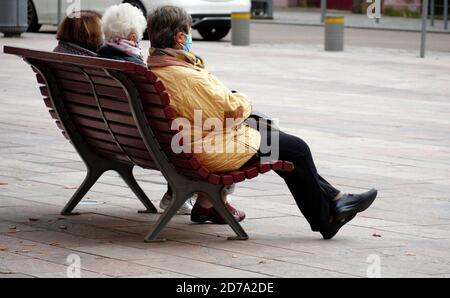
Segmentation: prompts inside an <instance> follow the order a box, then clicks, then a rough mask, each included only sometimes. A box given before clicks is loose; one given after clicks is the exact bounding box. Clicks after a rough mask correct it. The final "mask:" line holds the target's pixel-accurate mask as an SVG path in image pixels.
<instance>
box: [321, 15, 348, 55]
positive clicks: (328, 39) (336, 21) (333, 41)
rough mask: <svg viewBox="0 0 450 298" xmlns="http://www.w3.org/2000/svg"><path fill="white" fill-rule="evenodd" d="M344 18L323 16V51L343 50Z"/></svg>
mask: <svg viewBox="0 0 450 298" xmlns="http://www.w3.org/2000/svg"><path fill="white" fill-rule="evenodd" d="M344 25H345V18H344V17H341V16H328V17H326V18H325V51H343V50H344Z"/></svg>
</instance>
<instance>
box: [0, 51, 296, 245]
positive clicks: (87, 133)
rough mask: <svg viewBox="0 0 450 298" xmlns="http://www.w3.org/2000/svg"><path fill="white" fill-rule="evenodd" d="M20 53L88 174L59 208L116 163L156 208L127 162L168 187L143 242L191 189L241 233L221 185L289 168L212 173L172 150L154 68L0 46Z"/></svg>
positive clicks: (261, 166) (68, 209) (165, 102)
mask: <svg viewBox="0 0 450 298" xmlns="http://www.w3.org/2000/svg"><path fill="white" fill-rule="evenodd" d="M4 52H5V53H7V54H14V55H17V56H20V57H23V58H24V60H25V61H26V62H27V63H29V64H30V65H31V67H32V69H33V70H34V72H35V73H36V78H37V81H38V83H39V88H40V91H41V94H42V95H43V97H44V102H45V105H46V106H47V107H48V109H49V112H50V115H51V116H52V117H53V118H54V119H55V120H56V124H57V125H58V127H59V128H60V129H61V130H62V133H63V135H64V136H65V137H66V138H67V139H68V140H69V141H70V142H71V143H72V145H73V146H74V147H75V149H76V150H77V152H78V153H79V155H80V157H81V158H82V160H83V161H84V163H85V164H86V167H87V175H86V178H85V179H84V181H83V183H82V184H81V186H80V187H79V188H78V189H77V190H76V192H75V194H74V195H73V196H72V198H71V199H70V201H69V202H68V203H67V205H66V206H65V207H64V208H63V210H62V214H64V215H70V214H73V213H72V210H73V209H74V208H75V207H76V205H77V204H78V203H79V202H80V200H81V199H82V198H83V196H84V195H85V194H86V193H87V191H88V190H89V189H90V188H91V187H92V186H93V185H94V184H95V182H96V181H97V179H98V178H99V177H100V176H101V175H102V174H103V173H104V172H106V171H108V170H115V171H117V172H118V173H119V175H120V176H121V177H122V178H123V179H124V180H125V182H126V183H127V185H128V186H129V187H130V188H131V190H132V191H133V192H134V193H135V194H136V196H137V197H138V198H139V200H140V201H141V202H142V203H143V204H144V206H145V208H146V210H145V212H149V213H156V212H157V210H156V208H155V206H154V205H153V204H152V203H151V201H150V200H149V198H148V197H147V196H146V195H145V193H144V191H143V190H142V189H141V187H140V186H139V185H138V183H137V182H136V180H135V178H134V177H133V167H134V166H140V167H142V168H145V169H153V170H158V171H160V172H161V173H162V174H163V176H164V177H165V179H166V180H167V182H168V184H169V185H170V187H171V188H172V190H173V200H172V203H171V205H170V206H169V207H168V208H167V209H166V210H165V212H164V213H163V214H162V215H161V216H160V217H159V218H158V221H157V222H156V224H155V226H154V227H153V229H152V230H151V231H150V233H149V234H148V235H147V236H146V238H145V240H146V241H153V240H156V239H157V236H158V235H159V233H160V232H161V230H162V229H163V228H164V227H165V226H166V225H167V223H168V222H169V221H170V219H171V218H172V217H173V216H174V215H175V214H176V211H177V210H178V209H179V208H180V207H181V206H182V205H183V203H184V202H185V201H186V200H187V198H188V197H190V196H191V194H192V193H203V194H205V195H207V196H208V197H209V198H210V200H211V202H212V204H213V205H214V207H215V208H216V210H217V211H218V212H219V214H220V215H221V216H222V217H223V218H224V219H225V220H226V222H227V223H228V224H229V225H230V226H231V228H232V229H233V230H234V232H235V233H236V234H237V237H230V238H229V239H239V240H245V239H248V236H247V234H246V233H245V231H244V229H243V228H242V227H241V225H240V224H239V223H238V222H237V221H236V220H235V219H234V217H233V216H232V215H231V213H230V212H228V210H227V209H226V207H225V204H224V203H223V201H222V196H221V192H222V189H223V187H224V186H226V185H231V184H233V183H239V182H242V181H244V180H245V179H252V178H255V177H256V176H258V174H260V173H266V172H268V171H270V170H276V171H291V170H292V169H293V164H292V163H290V162H284V161H273V162H270V163H256V164H253V165H250V166H248V165H247V166H245V167H243V168H241V169H240V170H239V171H234V172H231V173H221V174H216V173H212V172H211V171H209V170H208V169H207V168H205V167H204V166H202V165H201V164H200V163H199V161H198V160H197V159H196V158H195V157H194V156H193V155H192V154H189V153H180V154H176V153H174V152H173V151H172V148H171V140H172V137H173V136H174V135H175V134H176V133H177V132H178V131H174V130H172V129H171V123H172V120H173V116H174V111H173V110H172V108H171V107H170V105H169V103H170V96H169V94H168V93H167V92H166V89H165V88H164V85H163V83H162V81H161V80H159V79H158V78H157V77H156V75H155V74H154V73H153V72H151V71H150V70H148V69H147V68H146V67H143V66H139V65H136V64H133V63H130V62H122V61H115V60H108V59H99V58H91V57H83V56H76V55H65V54H58V53H50V52H42V51H35V50H29V49H22V48H15V47H8V46H5V47H4Z"/></svg>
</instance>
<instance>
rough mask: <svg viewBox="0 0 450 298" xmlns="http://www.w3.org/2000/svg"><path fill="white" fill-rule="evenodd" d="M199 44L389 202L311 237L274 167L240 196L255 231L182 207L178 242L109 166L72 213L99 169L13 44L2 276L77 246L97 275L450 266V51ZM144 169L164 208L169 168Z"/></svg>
mask: <svg viewBox="0 0 450 298" xmlns="http://www.w3.org/2000/svg"><path fill="white" fill-rule="evenodd" d="M253 27H254V26H253ZM5 43H7V44H11V45H17V46H25V47H29V46H30V44H32V45H33V47H34V48H38V49H44V50H51V49H52V48H53V47H54V45H55V44H56V41H55V40H54V36H53V35H49V34H30V33H27V34H25V35H24V38H20V39H8V40H6V39H1V40H0V46H2V45H3V44H5ZM441 43H442V44H444V43H445V41H441ZM143 45H144V52H146V50H147V49H148V46H149V45H148V43H147V42H145V43H143ZM196 51H197V52H198V53H199V54H201V55H202V57H203V58H204V59H205V61H207V63H208V69H209V70H210V71H211V72H212V73H214V74H216V75H217V76H218V77H219V78H220V79H221V80H223V82H224V83H225V84H226V85H228V86H230V88H232V89H235V90H239V91H240V92H243V93H245V94H248V95H249V96H250V98H251V99H252V102H253V105H254V107H255V109H256V108H257V109H258V110H259V111H262V112H263V113H266V114H269V115H271V116H272V117H274V118H278V119H280V126H281V127H282V129H284V130H285V131H287V132H289V133H293V134H296V135H297V136H299V137H301V138H302V139H304V140H305V141H306V142H307V143H308V144H309V146H310V148H311V151H312V152H313V156H314V159H315V161H316V165H317V169H318V171H319V173H320V174H321V175H322V176H324V177H325V178H326V179H327V180H329V181H330V182H331V183H333V184H334V185H335V186H336V187H338V188H339V189H340V190H342V191H345V192H355V193H357V192H362V191H365V190H367V189H369V188H372V187H376V188H378V189H379V197H378V198H377V200H376V201H375V203H374V204H373V206H372V207H371V208H369V209H368V210H367V211H365V212H364V213H361V214H359V215H358V216H357V217H356V218H355V219H354V220H353V221H351V222H350V223H349V224H348V225H346V226H345V227H343V228H342V229H341V231H340V233H339V234H338V235H337V236H336V237H335V238H334V239H333V240H330V241H325V240H323V239H322V237H321V236H320V234H318V233H313V232H311V230H310V228H309V225H308V223H307V222H306V220H305V218H304V217H303V216H302V214H301V213H300V211H299V209H298V207H297V205H296V203H295V201H294V199H293V197H292V195H291V194H290V192H289V190H288V188H287V187H286V185H285V184H284V181H283V179H281V178H280V177H279V176H278V175H277V174H276V173H267V174H265V175H260V176H258V177H257V178H256V179H253V180H251V181H247V182H244V183H240V184H239V185H238V186H237V188H236V191H235V193H234V194H233V195H232V202H233V205H235V206H236V207H237V208H239V209H242V210H244V211H246V213H247V215H248V216H247V219H246V220H245V221H244V222H243V223H242V226H243V227H244V228H245V229H246V231H247V232H248V234H249V235H250V239H249V240H248V241H228V240H226V237H227V236H232V235H233V231H232V230H231V229H230V228H229V227H228V226H226V225H212V224H204V225H203V224H202V225H201V224H193V223H191V222H190V219H189V216H175V217H174V219H173V220H172V221H171V222H170V223H169V225H168V227H167V228H166V229H165V230H164V231H163V232H162V234H161V237H163V238H166V239H167V241H165V242H161V243H145V242H144V241H143V238H144V236H145V235H146V234H147V233H148V232H149V231H150V229H151V228H152V227H153V225H154V224H155V222H156V220H157V218H158V216H159V215H160V214H138V213H137V210H140V209H142V204H141V203H140V201H139V200H138V199H137V198H136V197H135V195H134V194H133V193H132V192H131V191H130V190H129V189H128V188H127V187H126V185H125V183H124V182H123V181H122V179H121V178H120V177H119V176H118V175H117V174H116V173H114V172H108V173H106V174H105V175H104V176H102V177H101V179H100V180H99V183H97V184H96V185H95V186H94V187H93V188H92V190H91V191H90V192H89V193H88V194H87V195H86V197H85V199H84V200H83V201H82V202H81V204H80V205H79V206H77V208H76V211H79V212H81V213H82V214H81V215H80V216H74V217H62V216H61V215H59V212H60V210H61V209H62V207H63V206H64V204H65V203H66V202H67V201H68V200H69V199H70V197H71V196H72V195H73V193H74V192H75V190H76V187H78V185H80V183H81V182H82V181H83V179H84V177H85V175H86V168H85V165H84V164H83V162H82V161H81V159H80V157H79V156H78V155H77V153H76V151H75V149H74V148H73V147H72V146H71V145H70V143H69V142H67V141H66V140H65V139H64V138H63V137H62V136H61V133H60V131H59V130H58V129H57V128H56V126H55V124H54V121H53V120H52V119H51V118H50V116H49V115H48V111H47V108H46V107H45V106H44V104H43V102H42V100H41V96H40V93H39V90H38V88H37V85H36V82H35V76H34V74H33V72H32V70H31V69H30V68H29V66H28V65H26V64H25V63H23V61H21V60H20V59H19V58H17V57H13V56H10V55H4V54H3V53H2V54H0V63H1V65H2V67H3V68H4V69H8V70H9V71H8V72H1V73H0V277H1V278H3V277H66V276H67V262H66V261H67V256H68V255H70V254H72V253H75V254H78V255H79V256H80V258H81V262H82V264H84V265H83V271H82V276H84V277H90V276H92V277H137V276H139V277H271V276H280V277H317V276H319V277H365V276H367V268H368V266H369V265H370V264H369V263H368V262H367V258H368V256H371V255H372V256H378V257H379V258H380V261H381V275H382V277H449V274H450V255H449V250H448V247H450V237H449V236H450V234H449V232H450V217H449V210H450V196H449V193H450V149H449V148H450V140H449V138H448V135H449V133H450V126H449V124H450V122H449V120H448V119H450V118H449V117H450V106H449V104H448V96H449V94H450V84H449V82H450V73H449V72H448V69H449V66H450V55H449V54H448V53H447V52H430V53H429V56H428V57H427V59H417V58H416V56H417V54H416V53H415V52H413V51H409V50H395V49H382V48H377V49H374V48H368V47H364V46H358V47H352V46H350V47H347V48H346V51H345V52H342V53H329V52H324V51H323V50H322V46H321V45H314V44H299V43H298V42H293V43H289V44H265V43H254V44H252V46H251V47H245V48H236V47H231V46H229V45H228V44H226V43H225V44H224V43H203V42H199V43H197V44H196ZM268 55H270V57H271V59H267V56H268ZM262 59H264V61H265V63H261V60H262ZM324 70H326V71H324ZM336 73H339V75H333V74H336ZM274 82H276V84H274ZM30 86H35V88H30ZM134 173H135V176H136V178H137V180H138V182H139V184H140V185H141V186H142V188H143V189H144V191H145V192H146V193H147V195H148V196H149V198H150V199H151V200H152V202H153V203H154V204H155V206H158V204H159V200H160V198H161V197H162V195H163V194H164V193H165V191H166V189H167V183H166V181H165V179H164V177H163V176H162V175H161V174H160V173H159V172H157V171H153V170H151V171H149V170H145V169H141V168H136V169H134ZM30 218H31V219H33V220H30ZM59 218H64V219H59ZM61 226H64V227H65V228H64V229H61ZM11 227H15V228H14V229H11Z"/></svg>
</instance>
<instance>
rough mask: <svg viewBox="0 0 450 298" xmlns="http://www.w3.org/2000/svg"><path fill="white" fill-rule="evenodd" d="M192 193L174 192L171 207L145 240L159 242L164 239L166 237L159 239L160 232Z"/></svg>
mask: <svg viewBox="0 0 450 298" xmlns="http://www.w3.org/2000/svg"><path fill="white" fill-rule="evenodd" d="M190 195H191V194H190V193H184V194H177V193H175V192H174V193H173V196H172V202H171V203H170V205H169V207H167V209H166V210H165V211H164V213H163V214H162V215H161V216H160V217H159V218H158V221H157V222H156V224H155V226H154V228H153V230H152V231H150V233H148V235H147V236H146V237H145V242H159V241H164V239H157V237H158V235H159V233H160V232H161V231H162V229H164V227H165V226H166V225H167V224H168V223H169V221H170V220H171V219H172V217H173V216H174V215H175V214H176V213H177V211H178V209H180V207H181V206H182V205H183V204H184V202H186V200H187V199H188V198H189V196H190Z"/></svg>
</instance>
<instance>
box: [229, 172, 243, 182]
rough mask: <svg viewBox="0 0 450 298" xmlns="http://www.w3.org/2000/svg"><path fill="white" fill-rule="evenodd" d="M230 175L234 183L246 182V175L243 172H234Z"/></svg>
mask: <svg viewBox="0 0 450 298" xmlns="http://www.w3.org/2000/svg"><path fill="white" fill-rule="evenodd" d="M228 174H230V175H231V176H233V181H234V182H235V183H239V182H242V181H244V180H245V173H244V172H242V171H233V172H230V173H228Z"/></svg>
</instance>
